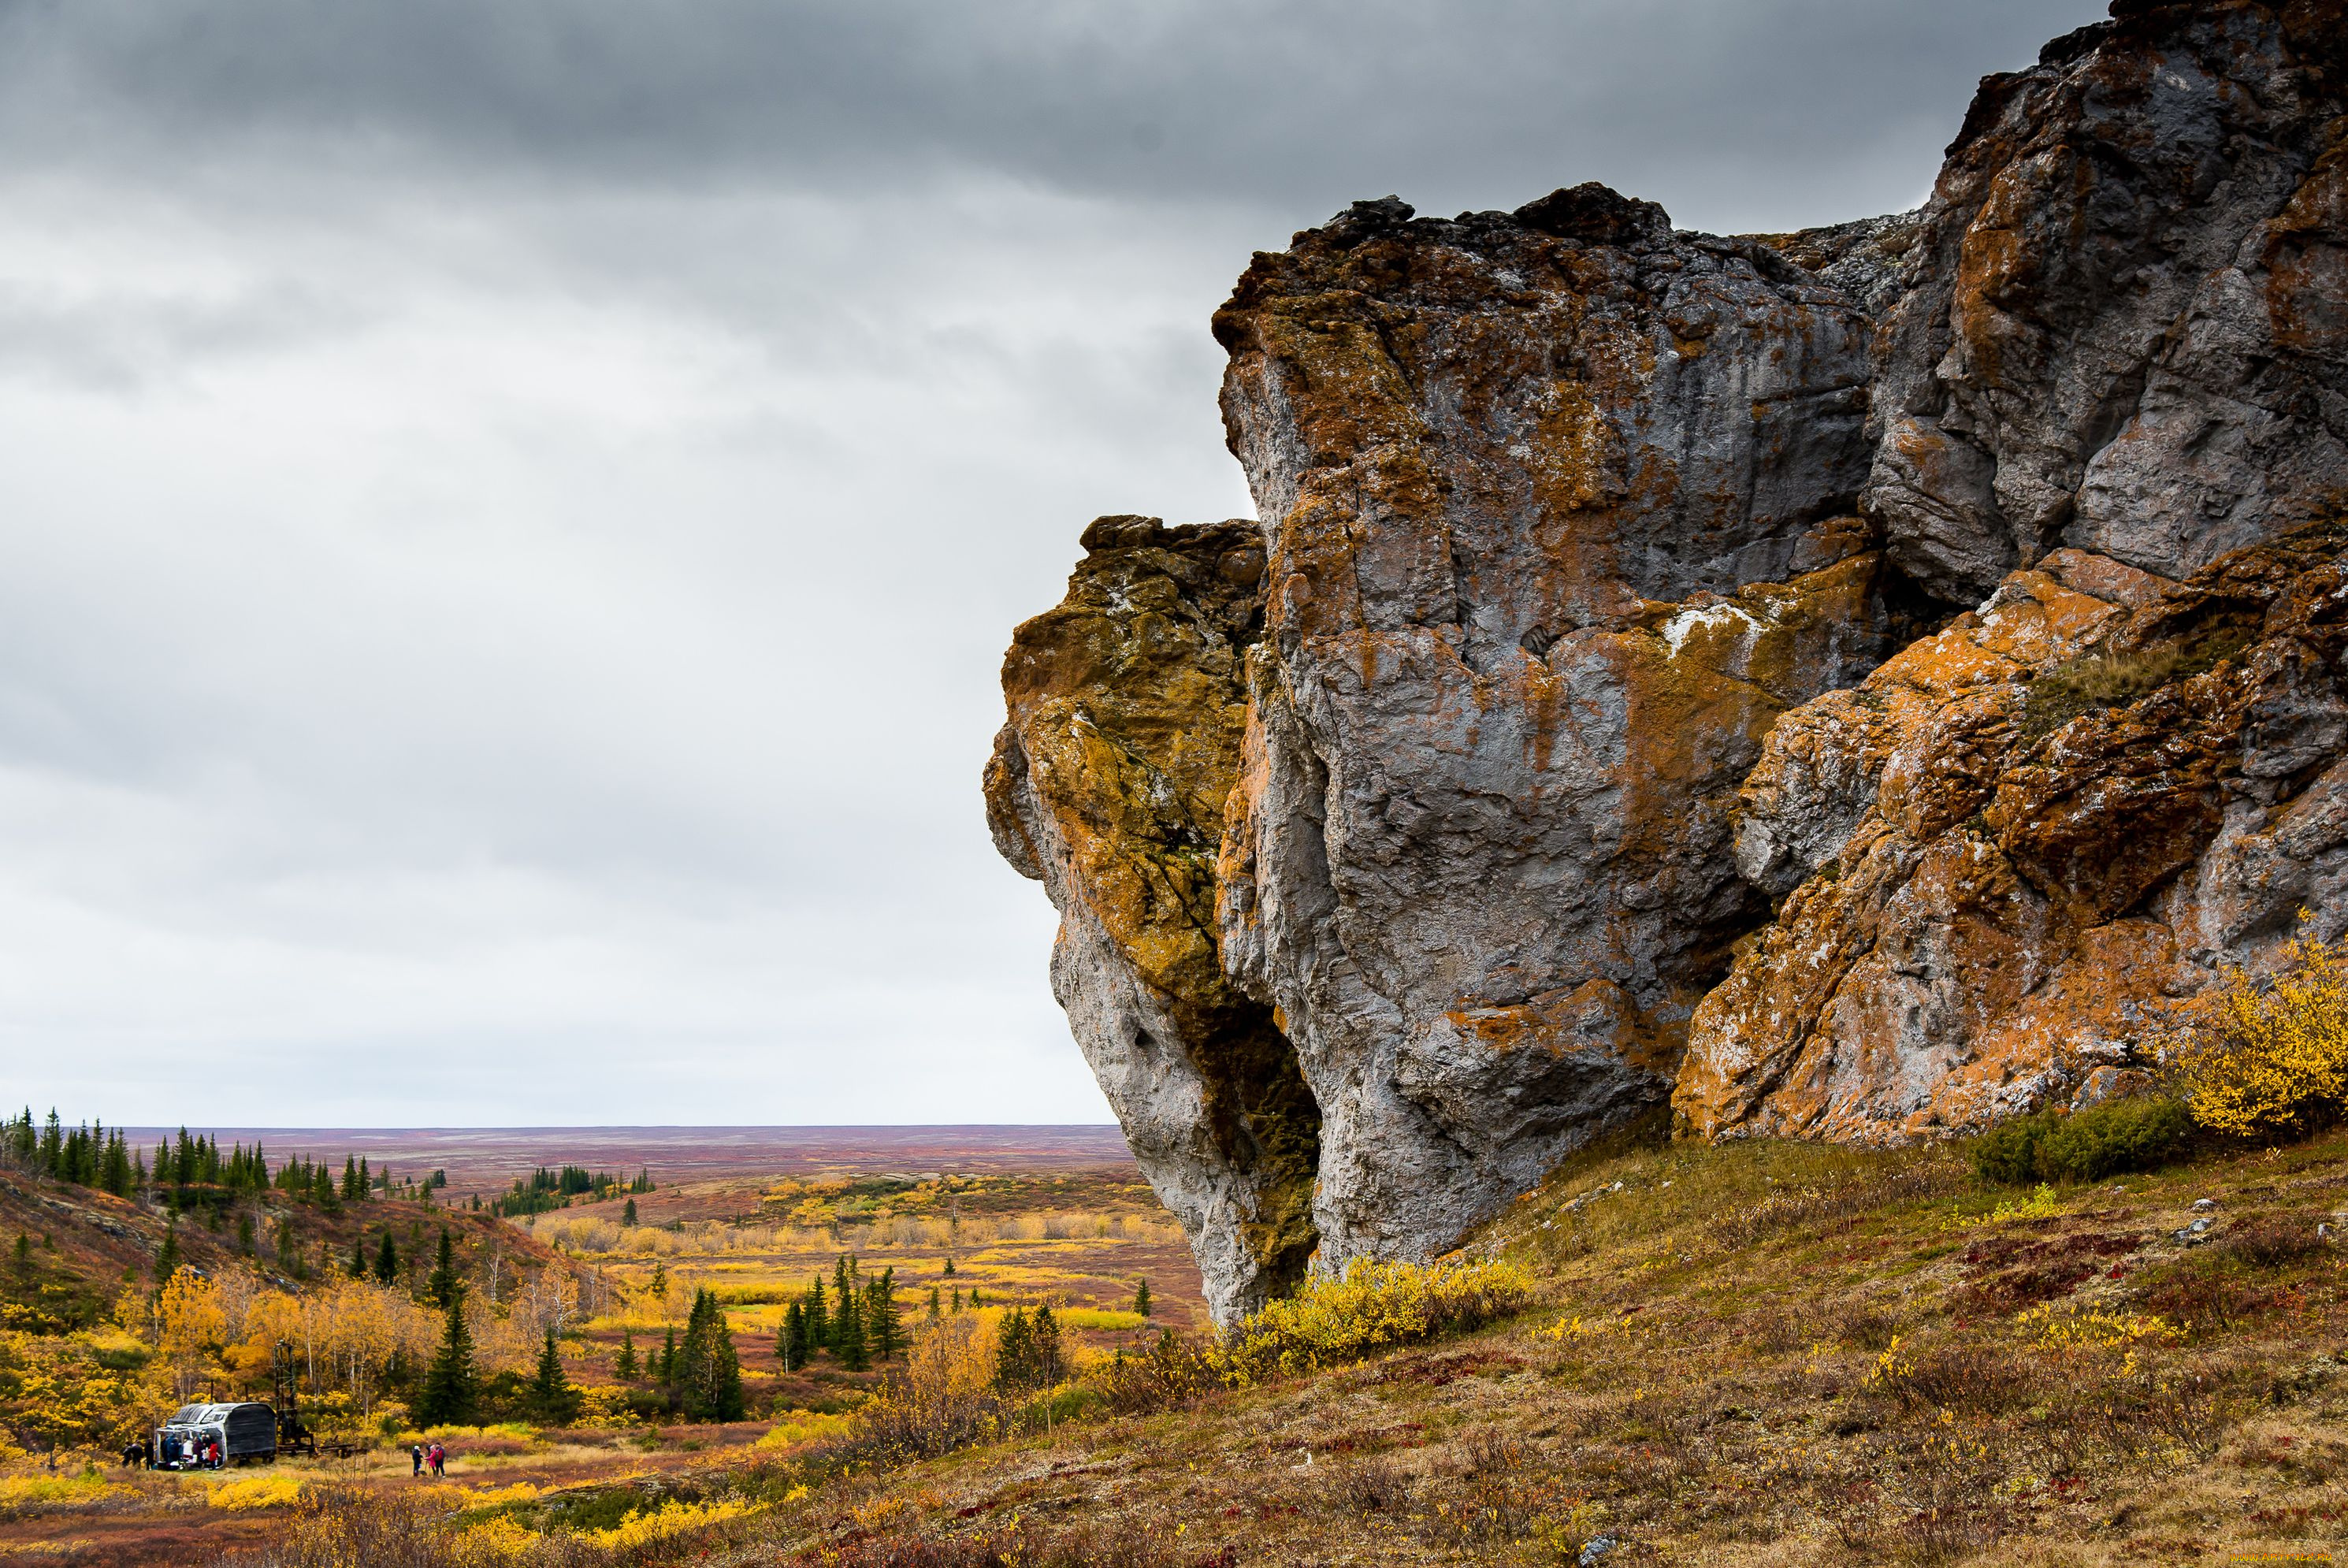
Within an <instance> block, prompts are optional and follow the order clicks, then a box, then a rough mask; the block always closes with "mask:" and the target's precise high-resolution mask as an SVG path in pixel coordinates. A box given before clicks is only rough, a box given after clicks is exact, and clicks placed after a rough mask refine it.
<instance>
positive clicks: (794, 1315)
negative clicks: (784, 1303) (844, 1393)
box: [775, 1253, 905, 1372]
mask: <svg viewBox="0 0 2348 1568" xmlns="http://www.w3.org/2000/svg"><path fill="white" fill-rule="evenodd" d="M819 1350H825V1351H829V1352H830V1353H831V1356H832V1358H833V1359H834V1360H836V1361H838V1362H839V1365H840V1366H841V1367H844V1368H845V1369H847V1370H848V1371H850V1372H861V1371H863V1370H864V1369H865V1368H866V1367H870V1366H872V1365H873V1364H874V1363H876V1362H886V1361H893V1360H896V1359H897V1358H898V1357H901V1356H902V1355H904V1353H905V1322H904V1315H903V1313H902V1312H901V1310H900V1308H899V1307H898V1305H897V1271H896V1269H895V1268H893V1267H891V1268H886V1269H883V1270H881V1271H880V1274H877V1275H869V1274H864V1273H863V1272H862V1270H861V1269H860V1267H859V1266H858V1263H857V1258H856V1254H855V1253H840V1255H839V1261H838V1262H837V1263H835V1264H833V1265H832V1270H831V1286H830V1289H829V1290H828V1291H827V1290H826V1289H825V1288H824V1279H823V1276H822V1275H821V1274H818V1275H816V1276H815V1278H813V1279H812V1280H810V1281H808V1288H807V1290H806V1292H805V1293H804V1294H803V1295H801V1296H800V1297H799V1299H798V1300H797V1301H795V1302H793V1303H791V1304H790V1305H789V1306H788V1308H787V1309H786V1310H785V1311H784V1313H783V1323H782V1327H781V1329H780V1330H779V1331H778V1334H777V1335H776V1336H775V1356H776V1358H777V1359H778V1360H779V1361H781V1362H782V1364H783V1367H784V1369H785V1370H786V1371H790V1372H796V1371H798V1369H799V1368H800V1367H805V1366H806V1365H807V1364H808V1357H810V1356H812V1355H814V1354H815V1353H816V1352H817V1351H819Z"/></svg>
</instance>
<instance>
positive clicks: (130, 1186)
mask: <svg viewBox="0 0 2348 1568" xmlns="http://www.w3.org/2000/svg"><path fill="white" fill-rule="evenodd" d="M0 1160H5V1161H7V1162H8V1163H10V1164H12V1165H15V1167H16V1168H17V1169H19V1170H21V1171H29V1172H31V1173H32V1174H34V1175H36V1176H43V1177H46V1178H48V1179H49V1180H51V1181H66V1182H70V1183H72V1184H73V1185H76V1186H79V1187H88V1188H91V1189H93V1190H95V1191H102V1192H111V1193H113V1194H114V1195H115V1196H116V1197H118V1198H135V1197H137V1196H139V1194H141V1193H142V1192H149V1191H160V1192H167V1193H169V1194H170V1195H171V1196H172V1197H173V1199H174V1207H177V1208H182V1209H184V1208H191V1207H194V1206H196V1205H197V1204H198V1203H199V1202H202V1203H205V1204H208V1205H211V1206H213V1207H215V1208H217V1207H218V1206H219V1205H221V1201H222V1200H224V1199H234V1198H238V1197H244V1196H250V1195H257V1194H260V1193H263V1192H268V1191H277V1192H281V1193H283V1194H284V1195H285V1196H286V1197H288V1198H290V1199H292V1200H293V1201H294V1202H300V1203H309V1204H313V1205H314V1206H316V1207H317V1208H319V1209H321V1210H324V1212H327V1213H339V1212H341V1211H342V1207H343V1205H344V1204H345V1203H360V1202H367V1201H368V1200H370V1199H372V1198H375V1197H377V1196H381V1197H384V1198H392V1197H412V1198H416V1199H419V1200H422V1201H424V1202H430V1201H431V1198H432V1194H433V1193H434V1192H436V1191H440V1190H441V1189H443V1188H445V1187H447V1186H448V1171H445V1170H435V1171H431V1172H430V1173H428V1174H427V1175H426V1176H425V1177H424V1178H423V1179H422V1180H421V1181H417V1180H416V1179H414V1178H409V1179H407V1180H406V1181H399V1180H396V1179H395V1178H394V1177H393V1175H392V1173H391V1169H390V1167H389V1166H388V1165H386V1166H384V1167H383V1168H381V1169H376V1167H374V1166H372V1165H371V1164H370V1163H369V1162H368V1161H367V1159H366V1156H365V1155H350V1154H345V1156H343V1168H342V1170H341V1171H340V1172H337V1171H335V1168H334V1166H333V1165H332V1163H331V1162H329V1161H323V1160H313V1159H311V1158H310V1157H309V1156H308V1155H306V1154H297V1155H294V1156H293V1157H292V1158H291V1159H288V1160H286V1161H284V1162H283V1164H281V1165H278V1166H277V1167H276V1168H275V1169H274V1170H272V1168H271V1165H270V1160H269V1155H268V1153H267V1151H266V1150H264V1149H263V1147H262V1145H261V1143H260V1141H259V1140H254V1142H253V1145H252V1148H251V1149H250V1150H248V1149H246V1148H245V1146H244V1145H243V1144H242V1143H236V1144H232V1145H231V1146H230V1148H229V1150H228V1152H226V1153H225V1154H223V1153H222V1152H221V1147H220V1143H219V1141H218V1140H216V1139H213V1138H211V1137H207V1136H205V1135H203V1134H201V1133H197V1134H193V1135H191V1134H190V1133H189V1131H188V1130H187V1129H186V1128H184V1127H183V1128H181V1129H180V1130H179V1134H178V1136H177V1137H176V1138H166V1139H164V1140H162V1141H161V1142H160V1143H158V1144H157V1145H156V1146H155V1150H154V1155H153V1158H152V1159H151V1160H150V1159H149V1157H148V1154H147V1152H146V1151H145V1150H141V1149H139V1148H137V1147H135V1146H133V1145H132V1144H131V1143H130V1141H129V1139H127V1138H126V1137H125V1136H124V1135H123V1133H122V1132H121V1131H120V1130H118V1129H109V1128H108V1127H107V1125H106V1124H105V1123H104V1122H103V1121H89V1122H83V1123H82V1124H80V1125H79V1126H77V1127H67V1126H66V1125H65V1124H64V1122H63V1120H62V1119H60V1118H59V1117H58V1115H57V1110H56V1109H55V1108H54V1107H52V1108H51V1109H50V1111H49V1114H48V1117H47V1119H46V1120H45V1121H36V1120H35V1119H33V1110H32V1108H31V1107H30V1106H26V1108H25V1109H23V1110H22V1111H20V1112H19V1113H18V1114H17V1115H15V1117H12V1118H10V1119H6V1120H5V1121H0ZM653 1190H654V1183H653V1178H652V1172H651V1171H650V1170H648V1169H640V1170H638V1171H637V1172H636V1174H635V1175H634V1176H633V1177H632V1178H626V1179H623V1178H621V1177H617V1176H613V1175H610V1174H608V1173H606V1172H603V1171H588V1170H587V1169H586V1168H585V1167H584V1166H580V1165H565V1166H563V1167H561V1169H560V1170H559V1171H549V1170H547V1169H545V1168H544V1167H541V1168H540V1169H539V1170H538V1171H534V1172H532V1173H531V1175H530V1177H529V1179H528V1180H527V1181H516V1182H515V1183H514V1191H512V1192H511V1193H509V1194H507V1195H506V1196H505V1197H502V1198H499V1199H498V1200H496V1201H495V1202H492V1203H491V1205H490V1207H491V1209H492V1210H493V1211H494V1212H497V1213H499V1214H534V1213H539V1212H542V1211H544V1210H547V1209H553V1208H561V1207H566V1206H568V1204H569V1203H570V1201H571V1199H572V1197H573V1196H574V1195H580V1194H584V1195H587V1196H589V1197H590V1198H591V1200H600V1199H602V1198H606V1197H611V1196H613V1195H616V1194H618V1193H622V1192H626V1193H629V1194H632V1196H631V1199H630V1202H631V1205H632V1206H633V1195H634V1194H641V1193H645V1192H650V1191H653ZM473 1206H474V1207H475V1208H479V1207H480V1202H479V1199H478V1198H477V1199H475V1200H474V1204H473ZM248 1250H249V1249H248Z"/></svg>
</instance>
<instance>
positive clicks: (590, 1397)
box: [571, 1383, 637, 1430]
mask: <svg viewBox="0 0 2348 1568" xmlns="http://www.w3.org/2000/svg"><path fill="white" fill-rule="evenodd" d="M571 1424H572V1426H574V1427H592V1428H596V1429H602V1430H609V1429H613V1428H617V1427H633V1426H635V1425H636V1424H637V1421H636V1413H635V1412H634V1411H633V1410H631V1409H630V1408H628V1391H627V1389H625V1388H624V1387H621V1386H620V1385H619V1384H617V1383H598V1384H595V1385H593V1386H592V1387H585V1388H582V1389H580V1390H579V1415H578V1418H577V1419H575V1420H573V1421H572V1423H571Z"/></svg>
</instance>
